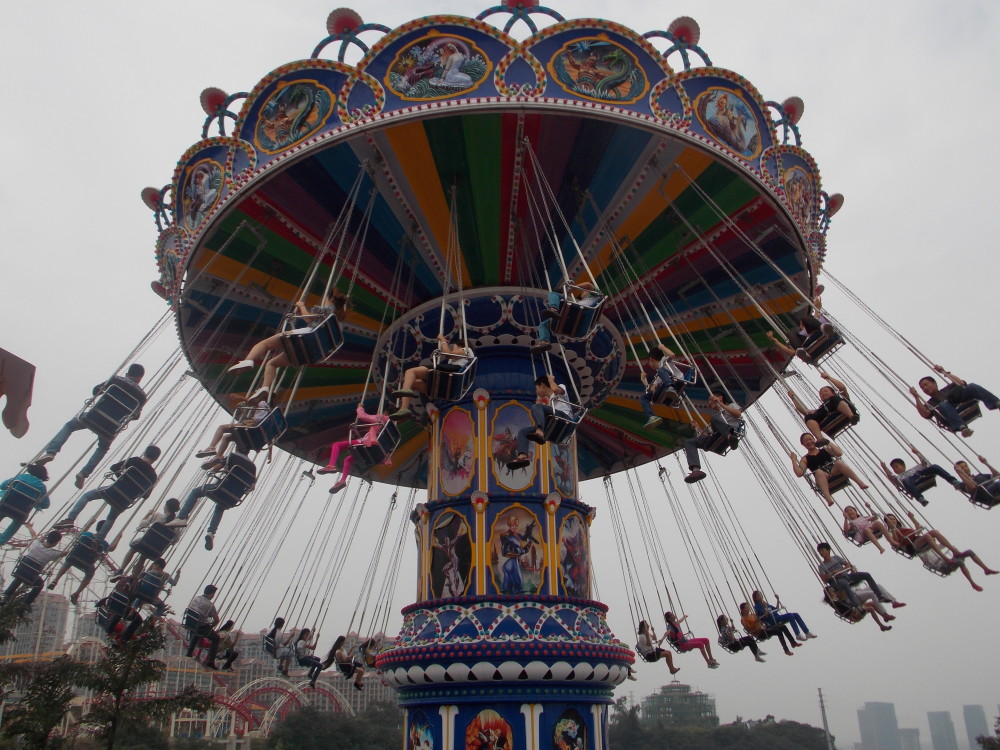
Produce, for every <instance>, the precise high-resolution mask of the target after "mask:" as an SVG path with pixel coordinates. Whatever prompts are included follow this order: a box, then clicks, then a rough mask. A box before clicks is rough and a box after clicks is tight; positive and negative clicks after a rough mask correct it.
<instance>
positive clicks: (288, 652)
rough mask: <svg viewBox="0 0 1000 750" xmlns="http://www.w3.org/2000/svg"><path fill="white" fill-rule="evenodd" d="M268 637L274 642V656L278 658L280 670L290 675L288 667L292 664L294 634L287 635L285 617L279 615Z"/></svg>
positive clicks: (284, 674)
mask: <svg viewBox="0 0 1000 750" xmlns="http://www.w3.org/2000/svg"><path fill="white" fill-rule="evenodd" d="M267 637H268V639H269V640H270V641H271V643H273V644H274V658H275V659H277V660H278V672H280V673H281V674H282V675H283V676H285V677H288V668H289V667H290V666H291V665H292V649H291V646H290V645H289V644H290V643H291V642H292V637H293V636H292V634H291V633H289V634H288V635H287V636H286V635H285V618H284V617H277V618H275V620H274V626H273V627H272V628H271V629H270V630H269V631H268V633H267Z"/></svg>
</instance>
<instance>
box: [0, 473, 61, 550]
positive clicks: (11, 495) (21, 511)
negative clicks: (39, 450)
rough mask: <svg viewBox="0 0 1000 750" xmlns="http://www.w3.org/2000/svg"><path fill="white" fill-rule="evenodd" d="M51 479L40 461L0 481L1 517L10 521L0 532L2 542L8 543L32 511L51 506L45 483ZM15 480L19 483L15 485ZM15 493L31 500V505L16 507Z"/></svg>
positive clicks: (19, 496)
mask: <svg viewBox="0 0 1000 750" xmlns="http://www.w3.org/2000/svg"><path fill="white" fill-rule="evenodd" d="M47 481H49V470H48V469H46V468H45V466H44V465H42V464H39V463H33V464H28V465H27V466H25V467H24V470H23V471H22V472H21V473H20V474H18V475H17V476H13V477H11V478H10V479H5V480H3V482H0V518H9V519H10V523H9V524H8V525H7V528H6V529H4V531H3V533H2V534H0V544H6V543H7V542H9V541H10V540H11V538H12V537H13V536H14V534H16V533H17V531H18V529H20V528H21V527H22V526H23V525H24V523H25V521H27V520H28V516H29V515H30V514H31V511H32V510H34V511H43V510H45V509H46V508H48V507H49V495H48V491H47V490H46V489H45V483H46V482H47ZM15 482H17V483H18V484H17V485H16V486H15V484H14V483H15ZM15 493H16V495H17V496H18V497H17V498H16V499H17V500H18V501H21V502H24V501H31V502H32V505H31V506H30V507H27V508H24V507H15V503H14V501H15Z"/></svg>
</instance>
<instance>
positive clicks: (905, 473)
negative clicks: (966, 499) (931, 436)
mask: <svg viewBox="0 0 1000 750" xmlns="http://www.w3.org/2000/svg"><path fill="white" fill-rule="evenodd" d="M913 452H914V453H915V454H916V456H917V459H918V460H919V461H920V463H918V464H917V465H916V466H912V467H910V468H909V469H907V468H906V463H905V462H904V461H903V459H901V458H894V459H892V460H891V461H890V462H889V466H886V465H885V463H884V462H882V461H879V465H880V466H881V467H882V471H883V472H885V475H886V476H887V477H888V478H889V480H890V481H891V482H893V483H894V484H898V485H899V486H900V487H902V488H903V490H904V491H905V492H906V494H908V495H909V496H910V497H912V498H913V499H914V500H916V501H917V502H918V503H920V504H921V505H927V502H928V501H927V498H925V497H924V496H923V493H921V492H920V488H919V486H918V485H919V484H920V482H921V480H923V479H924V478H926V477H928V476H938V477H941V478H942V479H943V480H945V481H946V482H947V483H948V484H950V485H951V486H952V487H954V488H955V489H956V490H961V489H962V481H961V480H960V479H959V478H958V477H956V476H955V475H953V474H951V473H950V472H949V471H948V470H947V469H944V468H942V467H940V466H938V465H937V464H932V463H931V462H930V461H928V460H927V459H926V458H924V457H923V455H922V454H921V453H920V451H919V450H917V449H916V448H913ZM890 468H891V469H892V471H890V470H889V469H890Z"/></svg>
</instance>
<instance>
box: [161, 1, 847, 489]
mask: <svg viewBox="0 0 1000 750" xmlns="http://www.w3.org/2000/svg"><path fill="white" fill-rule="evenodd" d="M495 15H500V16H502V17H503V18H504V19H505V20H506V25H505V26H504V27H503V29H502V30H501V29H498V28H497V27H495V26H493V25H490V24H489V23H487V22H486V21H485V19H486V18H489V17H492V16H495ZM539 19H544V20H545V21H546V23H549V25H548V26H546V27H545V28H543V29H541V30H539V29H538V27H537V25H536V21H538V20H539ZM518 24H523V27H522V26H519V25H518ZM515 26H517V27H518V28H526V29H527V34H528V35H527V37H526V38H521V39H518V38H515V37H513V36H511V35H510V32H511V31H512V29H513V28H514V27H515ZM327 31H328V33H329V36H327V37H326V38H325V39H323V40H322V41H320V43H319V44H318V45H317V47H316V49H315V50H314V52H313V54H312V56H311V57H309V58H307V59H304V60H299V61H295V62H291V63H288V64H286V65H283V66H281V67H280V68H278V69H276V70H274V71H272V72H270V73H268V74H267V75H266V76H264V78H262V79H261V80H260V81H259V82H258V83H257V84H256V85H255V86H254V87H253V89H252V90H250V91H249V92H241V93H238V94H233V95H231V96H230V95H227V94H226V93H225V92H222V91H220V90H218V89H207V90H206V91H205V92H203V94H202V106H203V108H204V109H205V112H206V113H207V114H208V118H207V120H206V121H205V128H204V131H203V137H202V140H200V141H198V142H197V143H196V144H195V145H193V146H192V147H191V148H190V149H188V150H187V151H186V152H185V153H184V154H183V156H182V157H181V159H180V161H179V163H178V165H177V168H176V170H175V172H174V176H173V180H172V182H171V183H170V184H169V185H168V186H166V187H165V188H163V189H162V190H159V191H158V190H155V189H150V188H147V189H146V190H145V191H144V192H143V198H144V200H145V201H146V203H147V205H149V206H150V208H151V209H153V211H154V213H155V214H156V218H157V223H158V226H159V227H160V229H161V233H160V237H159V240H158V243H157V262H158V266H159V270H160V277H159V280H158V281H156V282H154V284H153V287H154V289H155V290H156V291H157V293H158V294H160V295H161V296H163V297H164V298H165V299H167V300H169V301H170V302H171V303H172V304H173V305H174V306H175V309H176V311H177V325H178V331H179V335H180V339H181V342H182V346H183V347H184V350H185V352H186V354H187V356H188V358H189V360H190V362H191V366H192V369H193V371H194V373H195V375H196V376H197V377H198V378H199V379H200V380H201V381H202V382H203V383H204V384H205V386H206V387H207V388H209V390H210V391H211V392H212V393H213V394H214V395H215V396H216V398H217V399H218V400H219V402H220V403H222V404H223V405H224V406H225V407H226V408H229V409H231V408H232V407H233V405H234V404H235V401H236V395H238V394H242V393H245V392H246V390H247V388H249V387H250V384H251V381H250V376H241V377H239V378H236V379H234V378H233V377H232V376H228V375H227V374H226V369H227V368H228V366H229V365H231V364H232V363H234V362H235V361H238V360H239V359H242V358H243V357H244V356H245V352H247V351H248V350H249V348H250V347H251V346H252V344H253V343H254V342H256V341H259V340H260V339H262V338H265V337H267V336H269V335H271V334H272V333H274V332H275V331H276V330H277V329H278V328H279V327H280V325H281V321H282V317H283V316H284V315H285V314H286V313H288V312H289V311H290V309H291V308H292V306H293V303H294V302H295V300H296V299H298V298H299V297H301V296H302V295H303V293H305V294H306V297H307V299H308V300H309V301H310V303H315V302H317V301H318V297H319V295H320V294H321V293H322V292H323V290H324V288H325V286H326V285H327V284H328V283H330V284H332V285H333V286H335V287H336V288H337V289H339V290H340V291H342V292H346V293H348V294H349V297H350V301H351V305H352V309H351V311H350V312H349V314H348V315H347V317H346V318H345V320H344V321H343V331H344V334H345V343H344V345H343V347H342V348H341V349H340V350H339V351H338V352H337V353H336V354H335V355H334V356H332V357H331V358H330V359H329V360H328V361H327V362H325V363H324V364H322V365H319V366H313V367H308V368H305V369H304V370H303V371H302V373H301V377H300V378H299V379H298V380H296V375H295V374H294V373H292V374H290V375H286V377H285V379H284V380H282V381H281V390H280V391H279V395H278V397H277V399H276V402H277V403H286V402H288V408H287V410H286V411H287V419H288V424H289V429H288V431H287V432H286V433H285V434H284V436H283V438H282V439H281V440H280V441H279V445H280V447H282V448H284V449H286V450H289V451H291V452H293V453H295V454H297V455H300V456H303V457H308V458H310V459H313V460H320V459H319V451H320V449H321V448H322V446H324V445H329V443H330V442H331V441H332V440H336V439H343V437H344V435H345V434H346V432H347V430H348V427H349V425H350V424H351V423H352V421H353V420H354V416H355V407H356V406H357V404H358V403H359V402H361V401H362V400H363V399H364V400H365V402H366V405H367V406H368V407H369V410H371V409H372V408H374V407H375V405H376V404H377V403H378V400H379V397H380V394H381V393H382V391H383V384H384V383H386V382H388V385H389V388H388V390H392V388H393V387H394V386H395V385H396V383H397V382H398V379H399V376H400V373H401V371H402V370H403V369H404V368H405V367H408V366H411V365H413V364H417V363H419V362H420V361H422V360H423V361H426V358H427V356H428V355H429V353H430V352H431V350H432V349H433V342H434V339H435V338H436V336H437V334H438V330H439V327H443V329H444V330H445V332H446V333H449V332H451V331H452V330H453V329H455V328H456V320H458V319H459V318H460V316H459V315H458V314H457V313H456V310H458V309H459V307H460V306H461V307H462V308H464V311H465V317H466V325H467V335H468V340H469V343H470V344H472V345H474V347H475V348H476V350H477V353H479V354H480V356H481V357H482V356H486V357H489V356H491V351H490V350H491V349H493V351H492V355H494V356H497V357H506V356H507V353H508V352H512V351H514V350H517V351H520V352H523V351H524V349H525V348H526V347H527V346H528V345H530V344H531V343H533V341H534V338H533V334H534V328H535V327H536V326H537V322H538V317H537V315H538V313H537V309H538V307H537V303H536V302H535V301H539V302H540V301H542V300H544V297H545V293H546V292H547V291H548V289H549V288H550V287H553V288H555V289H557V290H558V289H560V288H561V285H562V283H563V282H564V281H567V280H568V281H575V282H581V281H587V280H589V279H591V278H593V279H594V280H595V281H596V283H597V286H598V287H599V288H600V290H601V291H602V292H604V293H605V294H607V295H608V296H609V299H608V302H607V304H606V306H605V308H604V311H603V317H602V319H601V324H600V326H599V328H598V330H597V333H596V334H595V335H594V337H593V338H592V339H591V340H589V341H568V342H564V343H565V345H566V351H565V352H558V347H557V348H556V350H554V352H553V354H556V353H558V354H559V355H560V357H561V358H562V359H564V360H565V361H566V362H567V363H568V364H567V365H566V370H568V371H571V372H572V375H571V377H572V378H573V380H574V384H575V386H576V387H577V388H578V389H579V397H580V399H581V401H583V405H584V406H585V407H587V408H589V412H588V414H587V416H586V418H585V420H584V421H583V423H582V424H581V426H580V428H579V430H578V432H577V435H578V460H579V470H580V479H586V478H589V477H595V476H602V475H604V474H606V473H608V472H612V471H617V470H620V469H622V468H625V467H626V466H627V465H634V464H639V463H643V462H646V461H649V460H653V459H655V458H657V457H659V456H662V455H665V454H667V453H670V452H672V451H674V450H676V449H677V448H678V447H679V445H680V441H682V440H683V438H684V437H685V436H687V435H690V434H691V431H692V424H691V423H692V419H693V417H694V415H693V414H692V413H690V412H687V411H685V410H683V409H673V408H666V407H658V410H657V413H658V414H660V415H661V416H664V417H665V418H666V420H667V421H666V422H665V423H664V426H662V427H660V428H658V429H656V430H646V429H643V423H644V422H645V417H644V416H643V413H642V411H641V409H640V406H639V402H638V398H639V396H640V394H641V393H642V386H641V385H640V382H639V373H640V362H639V361H643V363H644V360H645V359H646V352H647V350H648V349H649V348H650V346H651V345H652V344H653V342H654V341H655V338H654V332H655V336H656V337H658V338H659V340H660V341H662V342H663V343H665V344H667V345H668V346H670V347H671V348H672V349H673V350H675V351H678V352H680V353H682V354H685V355H687V356H688V357H689V359H693V361H694V362H695V364H696V367H697V370H698V372H699V375H700V378H699V381H698V384H697V385H696V386H694V387H691V388H689V389H688V395H689V396H691V398H692V399H693V401H694V402H695V403H697V404H700V405H702V406H703V405H704V401H705V398H706V396H707V393H706V390H705V385H706V384H709V385H711V384H721V385H723V386H724V387H725V389H726V390H727V391H728V394H729V395H730V396H732V398H733V399H735V400H737V401H740V402H742V403H743V404H744V405H746V404H749V403H751V402H752V401H754V400H755V399H756V398H757V397H758V396H759V395H760V394H761V393H762V392H763V391H764V390H766V389H767V388H768V387H769V386H770V385H771V383H773V382H774V379H775V377H776V371H777V370H780V369H781V368H782V366H783V364H784V361H785V358H784V356H783V355H781V354H779V353H778V352H777V351H775V350H774V349H773V348H770V344H769V342H768V340H767V338H766V336H765V333H766V332H767V331H768V330H770V329H771V328H772V327H775V326H777V327H779V328H780V327H785V328H787V327H790V324H791V320H792V317H791V316H792V315H793V314H794V313H795V312H796V311H797V310H799V309H801V307H802V305H803V303H804V297H803V292H805V293H807V294H808V292H809V290H810V288H811V285H812V284H813V283H814V275H815V273H816V271H817V269H818V266H819V264H820V262H821V260H822V257H823V253H824V248H825V242H824V235H825V231H826V228H827V226H828V224H829V218H830V216H831V215H832V213H833V212H834V211H835V210H836V208H837V207H839V202H840V199H839V196H834V197H833V198H830V197H829V196H827V195H826V193H824V192H823V191H822V189H821V186H820V176H819V172H818V170H817V168H816V165H815V163H814V161H813V160H812V158H811V157H810V156H809V154H808V153H807V152H806V151H804V150H803V149H802V148H801V146H800V145H799V132H798V127H797V125H796V122H797V121H798V118H799V116H800V115H801V113H802V103H801V101H800V100H798V99H796V98H794V97H792V98H790V99H786V100H785V101H784V102H783V103H782V104H777V103H775V102H772V101H767V100H765V99H764V98H763V97H762V96H761V95H760V94H759V93H758V92H757V90H756V89H755V88H754V87H753V85H752V84H751V83H750V82H748V81H747V80H745V79H744V78H742V77H741V76H740V75H738V74H737V73H734V72H732V71H729V70H725V69H723V68H718V67H714V66H713V65H712V63H711V61H710V59H709V58H708V56H707V54H706V53H705V52H704V51H703V50H702V49H701V48H700V47H699V46H698V36H699V32H698V28H697V25H696V24H695V23H694V22H693V21H692V20H690V19H678V20H677V21H675V22H674V23H673V24H671V26H670V27H669V28H668V29H666V30H654V31H651V32H648V33H646V34H645V35H641V34H639V33H636V32H635V31H632V30H630V29H628V28H626V27H624V26H621V25H618V24H615V23H612V22H609V21H604V20H597V19H577V20H569V21H566V20H564V19H563V18H562V17H561V16H559V14H558V13H556V12H555V11H552V10H549V9H547V8H541V7H533V6H532V4H531V3H522V4H520V5H514V4H511V5H507V4H504V5H501V6H497V7H495V8H490V9H488V10H486V11H484V12H483V13H482V14H481V15H480V17H479V18H477V19H472V18H466V17H460V16H431V17H427V18H420V19H416V20H414V21H411V22H409V23H406V24H403V25H402V26H400V27H399V28H396V29H394V30H390V29H388V28H386V27H384V26H380V25H377V24H365V23H363V22H362V20H361V19H360V18H359V17H358V16H357V15H356V14H355V13H353V12H352V11H347V10H338V11H334V12H333V13H331V15H330V17H329V19H328V22H327ZM352 48H353V49H354V50H355V51H356V52H357V51H360V53H361V54H362V56H361V59H360V61H359V62H357V64H356V65H353V66H352V65H349V64H347V63H345V62H343V60H344V59H345V56H347V54H348V52H349V51H350V50H351V49H352ZM331 54H332V55H333V56H335V57H336V59H331V58H330V55H331ZM210 127H215V128H216V129H217V131H218V133H219V134H218V135H216V136H209V135H208V132H209V128H210ZM453 227H454V229H455V231H454V237H451V239H450V236H451V234H452V229H453ZM449 248H451V250H449ZM311 275H312V280H311V283H310V282H309V278H310V276H311ZM306 287H308V288H306ZM442 297H445V298H446V299H447V305H446V306H444V307H442V305H441V299H442ZM528 300H530V301H531V304H526V301H528ZM445 308H447V309H445ZM442 316H443V317H444V318H445V321H444V323H443V324H442V322H441V317H442ZM779 324H780V325H779ZM461 335H462V334H461V332H458V336H459V338H461ZM553 359H555V358H553ZM637 359H638V360H639V361H637ZM515 360H518V358H516V357H512V358H511V359H510V361H511V362H514V361H515ZM525 361H527V360H526V358H525V357H524V356H523V354H522V355H520V359H519V362H520V364H517V365H513V364H512V365H511V366H512V367H513V368H514V369H515V370H516V369H517V368H520V370H521V371H522V372H518V373H517V374H518V375H519V376H523V375H525V374H526V373H524V372H523V370H524V368H525V367H526V365H525V364H524V362H525ZM550 366H551V365H550ZM535 367H538V368H539V372H542V371H544V367H545V365H544V364H543V359H542V358H537V360H536V363H535V365H533V366H532V368H531V372H529V373H527V374H533V373H534V371H535V370H534V368H535ZM502 369H503V368H502V367H499V368H498V367H497V366H496V364H495V363H494V365H491V367H490V368H488V372H486V373H482V372H481V374H482V375H484V378H485V379H482V380H481V379H477V381H476V387H479V388H485V389H487V390H488V391H489V392H490V393H491V395H492V396H493V397H494V398H496V397H497V395H498V394H501V395H502V394H504V393H514V392H515V391H517V390H518V389H520V390H521V391H522V392H523V391H524V387H525V386H524V384H525V383H527V384H528V385H529V386H530V382H531V381H530V379H527V378H525V377H519V378H509V379H506V380H505V378H504V377H503V373H502ZM564 372H565V370H564ZM650 374H651V373H650ZM515 381H516V382H515ZM402 433H403V437H402V441H401V443H400V445H399V447H398V449H397V451H396V454H395V457H394V460H393V465H392V467H378V468H377V469H375V476H376V477H377V478H382V479H387V480H388V479H390V478H391V480H392V481H393V482H397V483H402V484H411V485H421V484H423V483H424V481H425V479H424V477H425V472H424V471H423V470H422V467H421V465H420V457H421V456H422V455H423V454H424V453H425V451H424V448H425V446H426V444H427V434H426V432H425V431H424V430H423V429H421V427H420V426H419V424H415V423H412V422H411V423H409V424H407V425H404V426H403V429H402Z"/></svg>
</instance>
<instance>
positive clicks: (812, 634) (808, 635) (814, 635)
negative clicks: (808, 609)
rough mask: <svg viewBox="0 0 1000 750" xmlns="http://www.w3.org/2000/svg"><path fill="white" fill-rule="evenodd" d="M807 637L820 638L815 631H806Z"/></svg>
mask: <svg viewBox="0 0 1000 750" xmlns="http://www.w3.org/2000/svg"><path fill="white" fill-rule="evenodd" d="M805 637H806V638H818V636H817V635H816V634H815V633H806V634H805Z"/></svg>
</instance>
